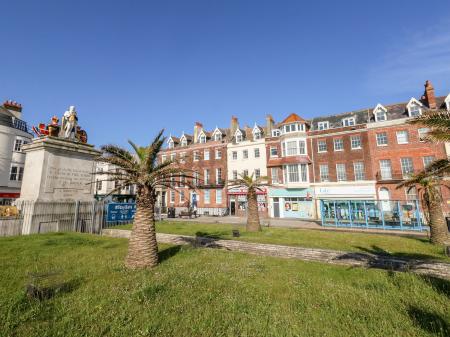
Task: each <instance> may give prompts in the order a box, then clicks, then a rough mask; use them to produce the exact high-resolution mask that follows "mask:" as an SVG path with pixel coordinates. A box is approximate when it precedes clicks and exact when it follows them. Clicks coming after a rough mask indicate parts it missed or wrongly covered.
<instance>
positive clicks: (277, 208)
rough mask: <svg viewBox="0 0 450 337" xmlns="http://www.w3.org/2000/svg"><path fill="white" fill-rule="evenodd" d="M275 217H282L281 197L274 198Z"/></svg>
mask: <svg viewBox="0 0 450 337" xmlns="http://www.w3.org/2000/svg"><path fill="white" fill-rule="evenodd" d="M273 217H274V218H279V217H280V198H273Z"/></svg>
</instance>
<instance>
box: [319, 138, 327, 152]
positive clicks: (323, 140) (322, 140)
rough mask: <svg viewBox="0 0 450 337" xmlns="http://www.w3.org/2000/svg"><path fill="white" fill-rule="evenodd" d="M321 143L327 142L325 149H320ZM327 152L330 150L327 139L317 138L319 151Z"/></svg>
mask: <svg viewBox="0 0 450 337" xmlns="http://www.w3.org/2000/svg"><path fill="white" fill-rule="evenodd" d="M321 144H325V150H320V145H321ZM325 152H328V149H327V141H326V139H318V140H317V153H325Z"/></svg>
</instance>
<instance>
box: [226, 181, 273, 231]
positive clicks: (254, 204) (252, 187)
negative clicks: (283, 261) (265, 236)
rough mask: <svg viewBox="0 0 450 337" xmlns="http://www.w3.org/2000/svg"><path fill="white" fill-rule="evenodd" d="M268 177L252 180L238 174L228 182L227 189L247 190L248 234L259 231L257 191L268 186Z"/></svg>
mask: <svg viewBox="0 0 450 337" xmlns="http://www.w3.org/2000/svg"><path fill="white" fill-rule="evenodd" d="M268 181H269V178H268V177H258V178H254V175H253V173H252V175H251V176H249V175H247V174H240V175H239V178H238V179H234V180H231V181H229V182H228V187H229V188H230V187H231V188H233V187H243V188H246V189H247V226H246V230H247V231H249V232H257V231H260V230H261V224H260V222H259V213H258V196H257V191H262V190H263V189H262V187H264V186H269V184H268Z"/></svg>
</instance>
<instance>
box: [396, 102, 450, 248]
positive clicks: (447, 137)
mask: <svg viewBox="0 0 450 337" xmlns="http://www.w3.org/2000/svg"><path fill="white" fill-rule="evenodd" d="M408 123H410V124H418V125H421V126H425V127H428V128H430V131H429V132H428V133H427V136H426V138H425V140H426V141H429V142H438V143H441V142H450V112H449V111H446V110H436V111H426V112H425V113H423V114H422V115H421V116H417V117H416V118H414V119H412V120H410V121H408ZM449 173H450V160H449V158H445V159H438V160H435V161H434V162H432V163H431V164H429V165H428V166H427V167H425V169H424V170H422V171H421V172H419V173H418V174H416V175H414V176H412V177H411V178H410V179H408V180H407V181H405V182H403V183H402V184H400V185H399V187H402V186H414V185H416V184H417V185H419V186H420V188H421V189H422V193H423V199H424V202H425V206H426V208H427V210H428V217H429V219H428V220H429V225H430V232H431V242H433V243H438V244H444V243H445V241H446V240H447V236H448V231H447V228H446V225H445V222H444V215H443V211H442V196H441V193H440V186H441V185H444V186H446V187H448V186H447V185H446V183H447V180H446V179H445V178H446V176H448V174H449Z"/></svg>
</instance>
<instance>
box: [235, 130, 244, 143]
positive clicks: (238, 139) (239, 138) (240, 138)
mask: <svg viewBox="0 0 450 337" xmlns="http://www.w3.org/2000/svg"><path fill="white" fill-rule="evenodd" d="M235 139H236V143H240V142H242V141H243V140H244V137H243V136H242V132H241V130H239V129H237V130H236V133H235Z"/></svg>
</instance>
